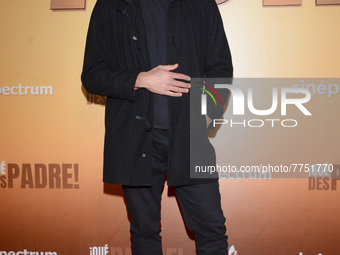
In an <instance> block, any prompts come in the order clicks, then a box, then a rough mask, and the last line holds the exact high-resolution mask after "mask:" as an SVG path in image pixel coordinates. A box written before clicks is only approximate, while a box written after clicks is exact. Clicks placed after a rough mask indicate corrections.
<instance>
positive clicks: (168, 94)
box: [82, 0, 233, 255]
mask: <svg viewBox="0 0 340 255" xmlns="http://www.w3.org/2000/svg"><path fill="white" fill-rule="evenodd" d="M232 72H233V68H232V63H231V55H230V51H229V46H228V42H227V39H226V36H225V33H224V29H223V24H222V21H221V17H220V14H219V11H218V8H217V6H216V3H215V2H214V0H196V1H193V0H98V1H97V3H96V6H95V8H94V10H93V13H92V17H91V22H90V26H89V30H88V36H87V43H86V50H85V58H84V67H83V73H82V82H83V85H84V87H85V88H86V89H87V91H88V92H90V93H94V94H98V95H102V96H106V97H107V102H106V113H105V127H106V133H105V145H104V182H108V183H118V184H122V185H123V191H124V196H125V199H126V205H127V210H128V213H129V214H130V216H131V226H130V232H131V245H132V252H133V254H134V255H144V254H145V255H159V254H163V253H162V246H161V239H160V236H159V233H160V231H161V230H160V228H159V225H160V200H161V190H162V186H163V184H164V177H165V175H167V183H168V185H170V186H174V187H175V192H176V196H177V199H178V202H179V204H180V207H181V210H182V213H183V216H184V219H185V223H186V225H187V226H188V228H189V229H190V230H191V231H193V232H194V233H195V242H196V250H197V254H201V255H204V254H213V255H222V254H228V251H227V236H226V235H225V232H226V228H225V226H224V222H225V218H224V216H223V212H222V209H221V204H220V193H219V186H218V182H217V179H216V178H215V179H201V178H200V179H190V171H189V168H190V166H189V165H190V132H189V131H190V111H189V106H190V100H189V98H190V97H189V89H190V86H191V85H190V83H189V81H190V79H191V77H232ZM219 114H221V112H216V111H215V112H211V113H209V111H208V115H209V117H210V118H214V117H219V116H218V115H219ZM207 119H209V118H207ZM207 124H209V123H207ZM207 140H208V139H207Z"/></svg>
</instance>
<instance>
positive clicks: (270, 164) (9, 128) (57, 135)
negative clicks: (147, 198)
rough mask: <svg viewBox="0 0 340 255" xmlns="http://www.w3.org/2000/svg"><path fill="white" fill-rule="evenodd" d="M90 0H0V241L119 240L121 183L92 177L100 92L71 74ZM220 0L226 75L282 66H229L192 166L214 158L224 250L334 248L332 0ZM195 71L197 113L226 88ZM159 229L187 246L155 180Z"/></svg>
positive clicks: (174, 249) (309, 251) (66, 249)
mask: <svg viewBox="0 0 340 255" xmlns="http://www.w3.org/2000/svg"><path fill="white" fill-rule="evenodd" d="M94 3H95V1H94V0H90V1H87V6H86V9H85V10H76V11H75V10H73V11H70V10H68V11H67V10H64V11H52V10H50V8H49V7H50V6H49V3H48V1H43V0H38V1H34V2H30V1H24V0H12V1H2V2H1V3H0V14H1V15H0V22H1V24H3V25H2V26H1V27H0V34H1V40H0V74H1V75H0V117H1V121H0V140H1V146H0V254H1V255H21V254H25V255H33V254H39V255H42V254H45V255H47V254H49V255H70V254H72V255H73V254H76V255H77V254H80V255H104V254H110V255H129V254H131V249H130V241H129V238H130V234H129V217H128V214H127V212H126V207H125V203H124V199H123V194H122V190H121V187H120V186H119V185H113V184H106V183H103V182H102V158H103V141H104V110H105V98H102V97H99V96H96V95H92V94H88V93H87V92H86V91H85V90H84V88H83V87H82V84H81V81H80V74H81V68H82V60H83V52H84V47H85V39H86V32H87V27H88V22H89V18H90V14H91V11H92V8H93V5H94ZM220 10H221V14H222V17H223V20H224V22H225V29H226V33H227V35H228V38H229V42H230V46H231V49H232V52H233V57H234V66H235V77H280V78H282V77H294V79H238V78H237V79H236V78H235V79H234V81H233V85H232V86H233V89H232V90H231V93H230V98H229V100H228V103H227V104H228V108H227V110H226V111H225V113H224V115H223V116H221V118H219V119H214V120H213V125H214V126H216V128H215V129H212V130H209V132H208V136H209V138H210V140H211V142H212V144H213V145H214V147H215V150H216V156H217V166H215V168H213V167H204V166H197V168H196V169H195V170H196V173H202V172H204V173H209V172H219V175H220V189H221V194H222V206H223V210H224V213H225V217H226V225H227V229H228V231H227V234H228V236H229V254H230V255H263V254H264V255H273V254H275V255H314V254H315V255H318V254H322V255H335V254H339V252H340V244H339V230H340V217H339V212H340V166H339V165H340V150H339V144H340V136H339V130H340V120H339V119H340V118H339V115H340V91H339V86H340V79H339V78H337V77H340V72H339V65H340V61H339V59H340V52H339V44H340V35H339V30H338V29H337V24H339V21H340V20H339V17H340V15H339V8H337V7H335V6H332V7H325V8H321V9H318V10H316V9H315V4H313V5H312V4H310V5H308V4H307V5H306V6H304V7H299V9H292V8H291V7H289V8H271V9H270V8H263V6H262V3H261V1H253V2H252V3H249V1H245V0H235V1H228V2H226V3H225V4H223V5H221V6H220ZM279 13H281V14H282V15H279V16H276V17H279V18H280V21H278V22H277V23H276V25H274V22H272V20H273V19H274V16H273V15H276V14H279ZM247 15H248V16H247ZM245 17H248V18H247V19H246V18H245ZM259 17H261V18H259ZM306 24H311V26H310V27H309V28H306V26H305V25H306ZM305 28H306V29H305ZM329 29H330V30H332V31H329V32H327V30H329ZM256 31H258V32H256ZM288 31H290V32H288ZM300 32H301V34H300ZM265 33H267V34H270V35H271V36H268V38H267V41H266V40H265V39H264V37H263V36H262V35H264V34H265ZM282 35H284V38H283V37H282ZM289 49H291V51H290V50H289ZM256 74H257V75H256ZM308 77H313V79H311V78H308ZM329 77H332V79H330V78H329ZM205 82H206V84H205V86H204V87H202V88H201V89H200V92H201V93H202V98H205V99H204V100H205V101H204V100H203V99H202V101H200V102H201V103H202V104H201V105H200V108H198V109H197V110H199V111H201V110H202V112H201V114H203V115H204V102H207V104H208V107H217V106H218V105H219V104H221V105H222V102H219V95H220V93H222V92H221V90H224V89H226V88H225V87H223V86H222V87H221V86H220V87H219V86H217V85H218V84H216V83H214V82H209V81H205ZM220 85H221V84H220ZM225 85H226V86H229V85H230V84H229V85H228V84H225ZM234 88H235V89H234ZM294 89H302V90H294ZM224 107H226V105H224ZM194 174H195V173H194ZM161 236H162V240H163V247H164V254H165V255H190V254H195V245H194V236H193V234H192V233H189V232H188V230H187V229H186V228H185V225H184V223H183V219H182V216H181V213H180V210H179V208H178V205H177V202H176V198H175V195H174V190H173V188H171V187H168V186H165V189H164V192H163V195H162V233H161Z"/></svg>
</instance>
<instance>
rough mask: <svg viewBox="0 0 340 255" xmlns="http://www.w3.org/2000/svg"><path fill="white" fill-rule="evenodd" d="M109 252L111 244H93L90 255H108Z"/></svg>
mask: <svg viewBox="0 0 340 255" xmlns="http://www.w3.org/2000/svg"><path fill="white" fill-rule="evenodd" d="M107 254H109V246H108V245H107V244H106V245H105V246H93V247H90V255H107Z"/></svg>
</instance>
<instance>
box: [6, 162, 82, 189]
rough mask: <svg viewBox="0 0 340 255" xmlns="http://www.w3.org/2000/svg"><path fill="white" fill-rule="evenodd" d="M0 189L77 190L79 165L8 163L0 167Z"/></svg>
mask: <svg viewBox="0 0 340 255" xmlns="http://www.w3.org/2000/svg"><path fill="white" fill-rule="evenodd" d="M0 169H1V172H0V173H1V174H0V188H8V189H13V188H21V189H79V164H70V163H63V164H57V163H50V164H43V163H35V164H30V163H23V164H16V163H8V164H7V165H6V162H5V161H2V163H1V165H0Z"/></svg>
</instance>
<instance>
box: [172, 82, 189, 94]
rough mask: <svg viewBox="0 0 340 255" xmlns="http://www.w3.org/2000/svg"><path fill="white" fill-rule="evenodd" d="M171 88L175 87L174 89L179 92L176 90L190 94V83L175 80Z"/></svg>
mask: <svg viewBox="0 0 340 255" xmlns="http://www.w3.org/2000/svg"><path fill="white" fill-rule="evenodd" d="M171 86H173V87H174V88H178V90H175V91H179V92H183V93H188V92H189V88H190V83H185V82H182V81H176V80H173V82H172V83H171Z"/></svg>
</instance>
